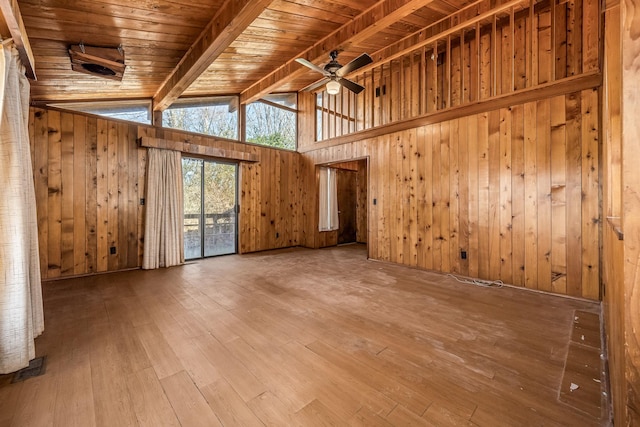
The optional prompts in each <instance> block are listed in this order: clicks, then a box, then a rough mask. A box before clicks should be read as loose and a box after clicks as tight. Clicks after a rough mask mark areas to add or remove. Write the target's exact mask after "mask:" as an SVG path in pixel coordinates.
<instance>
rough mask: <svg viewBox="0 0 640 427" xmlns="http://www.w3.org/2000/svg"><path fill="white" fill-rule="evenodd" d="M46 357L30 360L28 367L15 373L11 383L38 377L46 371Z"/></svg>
mask: <svg viewBox="0 0 640 427" xmlns="http://www.w3.org/2000/svg"><path fill="white" fill-rule="evenodd" d="M46 357H47V356H42V357H36V358H35V359H33V360H32V361H30V362H29V366H27V367H26V368H23V369H20V370H19V371H18V372H16V373H15V374H14V375H13V380H11V383H12V384H13V383H19V382H20V381H24V380H28V379H29V378H33V377H37V376H40V375H42V374H44V372H45V368H46V363H45V362H46Z"/></svg>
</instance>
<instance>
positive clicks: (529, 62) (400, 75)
mask: <svg viewBox="0 0 640 427" xmlns="http://www.w3.org/2000/svg"><path fill="white" fill-rule="evenodd" d="M502 3H507V2H502ZM523 4H524V5H525V6H523ZM532 4H533V3H532ZM492 6H493V8H492ZM493 11H496V12H495V13H494V12H493ZM483 16H484V19H479V17H483ZM465 23H466V24H465ZM452 29H455V31H453V30H452ZM599 34H600V17H599V3H598V1H596V0H576V1H571V2H565V1H560V0H551V1H549V0H546V1H540V2H538V3H536V4H535V7H533V8H530V7H529V4H525V3H520V4H517V5H515V6H513V7H512V8H507V9H504V7H503V6H502V5H501V4H496V3H495V2H489V1H488V0H487V1H484V2H481V3H480V4H478V6H476V7H473V8H471V9H467V10H463V11H461V12H458V13H454V14H452V15H451V16H450V18H449V19H448V20H447V21H444V22H439V23H438V24H436V25H434V26H433V27H432V28H427V29H426V30H424V31H422V32H421V33H420V34H418V35H417V36H416V37H415V40H408V41H407V40H405V41H403V42H402V43H398V44H397V46H396V45H392V46H391V47H389V48H386V49H384V51H383V52H382V53H381V54H378V53H376V54H373V56H374V58H375V59H379V57H380V58H381V60H378V61H376V63H375V66H370V67H365V68H364V69H363V70H365V71H363V72H356V74H355V75H354V74H351V75H350V78H352V79H353V80H355V81H357V82H358V83H359V84H361V85H362V86H364V87H365V90H364V92H363V93H361V94H360V95H358V96H356V95H354V94H353V93H351V92H349V91H347V90H342V91H341V92H340V93H339V94H338V95H337V96H331V95H328V94H327V93H326V92H321V93H319V94H318V98H317V100H316V107H315V108H316V111H317V113H316V114H317V116H318V117H320V121H319V123H318V129H317V130H318V136H319V137H318V138H317V139H318V140H324V139H329V138H335V137H339V136H343V135H347V134H349V133H352V132H355V131H361V130H365V129H371V128H375V127H380V126H384V125H388V124H390V123H394V122H398V121H402V120H407V119H411V118H414V117H419V116H422V115H425V114H429V113H434V112H437V111H442V110H447V109H449V108H453V107H458V106H462V105H469V104H472V103H475V102H478V101H482V100H487V99H491V98H493V97H496V96H501V95H506V94H510V93H514V92H517V91H519V90H522V89H526V88H531V87H535V86H538V85H542V84H547V83H552V82H555V81H559V80H562V79H564V78H566V77H571V76H576V75H580V74H582V73H589V72H596V71H598V70H599V45H600V43H599ZM411 41H414V42H415V46H417V47H416V48H407V45H408V44H410V42H411ZM425 43H426V44H425ZM398 52H401V53H402V52H405V53H404V54H403V55H401V56H399V57H398ZM384 57H392V58H394V59H392V60H385V59H383V58H384Z"/></svg>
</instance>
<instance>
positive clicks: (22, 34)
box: [0, 0, 36, 80]
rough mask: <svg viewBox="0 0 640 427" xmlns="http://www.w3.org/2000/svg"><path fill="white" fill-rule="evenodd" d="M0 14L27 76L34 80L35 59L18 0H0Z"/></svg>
mask: <svg viewBox="0 0 640 427" xmlns="http://www.w3.org/2000/svg"><path fill="white" fill-rule="evenodd" d="M0 14H2V18H3V19H4V23H6V26H7V28H8V29H9V34H11V38H12V39H13V42H14V43H15V45H16V48H17V49H18V53H19V55H20V60H21V61H22V65H24V66H25V68H26V74H27V77H29V78H30V79H32V80H36V61H35V59H34V58H33V52H32V51H31V44H30V43H29V38H28V37H27V30H26V29H25V28H24V22H23V21H22V14H21V13H20V8H19V7H18V0H0Z"/></svg>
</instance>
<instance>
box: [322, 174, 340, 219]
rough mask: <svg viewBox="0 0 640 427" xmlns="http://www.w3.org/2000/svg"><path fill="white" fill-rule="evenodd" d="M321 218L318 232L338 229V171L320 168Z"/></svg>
mask: <svg viewBox="0 0 640 427" xmlns="http://www.w3.org/2000/svg"><path fill="white" fill-rule="evenodd" d="M319 195H320V203H319V205H320V218H319V221H318V230H320V231H331V230H337V229H338V186H337V183H336V170H335V169H331V168H320V193H319Z"/></svg>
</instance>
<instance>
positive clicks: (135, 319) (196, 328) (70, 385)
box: [0, 245, 606, 427]
mask: <svg viewBox="0 0 640 427" xmlns="http://www.w3.org/2000/svg"><path fill="white" fill-rule="evenodd" d="M44 297H45V313H46V331H45V333H44V334H43V336H42V337H40V338H38V340H37V343H36V345H37V352H38V354H39V355H46V356H47V371H46V374H45V375H43V376H40V377H36V378H32V379H29V380H27V381H24V382H20V383H16V384H3V385H1V386H0V425H10V426H50V425H56V426H83V427H86V426H93V425H98V426H128V425H134V426H135V425H140V426H162V425H169V426H179V425H182V426H216V425H223V426H254V425H255V426H262V425H273V426H290V425H301V426H315V425H320V426H324V425H353V426H378V425H380V426H389V425H396V426H408V425H426V426H449V425H452V426H457V425H461V426H492V427H494V426H529V425H531V426H542V425H544V426H597V425H606V422H605V419H606V416H605V414H602V416H601V417H600V418H596V417H594V416H593V413H594V412H593V411H585V410H584V406H583V407H582V408H583V410H580V409H577V407H576V406H575V405H574V406H572V405H568V404H565V403H562V402H561V401H560V400H559V392H560V388H561V383H562V378H563V371H564V365H565V359H566V357H567V354H568V349H569V343H570V340H571V334H572V327H573V319H574V317H573V316H574V311H575V310H581V311H582V312H583V313H584V312H593V313H598V314H599V310H600V308H599V305H598V304H595V303H589V302H583V301H576V300H571V299H566V298H560V297H554V296H549V295H543V294H537V293H532V292H527V291H523V290H519V289H512V288H506V287H503V288H499V289H498V288H480V287H475V286H472V285H465V284H461V283H457V282H455V281H454V280H452V279H451V278H448V277H446V276H443V275H438V274H433V273H429V272H424V271H418V270H414V269H408V268H406V267H402V266H397V265H391V264H386V263H379V262H372V261H367V260H366V250H365V248H364V247H362V246H357V245H353V246H344V247H339V248H331V249H323V250H317V251H313V250H307V249H292V250H281V251H274V252H266V253H260V254H253V255H245V256H228V257H220V258H213V259H207V260H202V261H198V262H194V263H191V264H188V265H185V266H182V267H174V268H171V269H168V270H156V271H131V272H124V273H114V274H109V275H102V276H95V277H89V278H79V279H72V280H64V281H57V282H50V283H47V284H45V287H44ZM603 412H604V411H603ZM590 413H591V414H592V415H590ZM596 413H597V412H596Z"/></svg>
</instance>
